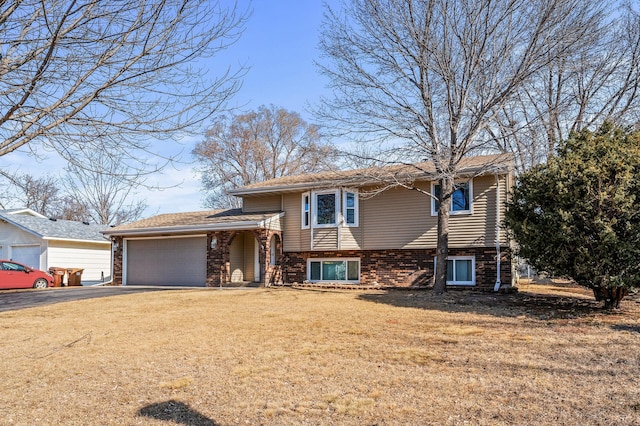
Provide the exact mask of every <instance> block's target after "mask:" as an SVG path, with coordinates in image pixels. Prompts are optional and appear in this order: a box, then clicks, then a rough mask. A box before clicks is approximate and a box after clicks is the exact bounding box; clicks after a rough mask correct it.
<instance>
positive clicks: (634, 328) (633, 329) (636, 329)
mask: <svg viewBox="0 0 640 426" xmlns="http://www.w3.org/2000/svg"><path fill="white" fill-rule="evenodd" d="M611 328H613V329H614V330H618V331H628V332H630V333H640V325H630V324H614V325H612V326H611Z"/></svg>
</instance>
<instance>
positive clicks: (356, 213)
mask: <svg viewBox="0 0 640 426" xmlns="http://www.w3.org/2000/svg"><path fill="white" fill-rule="evenodd" d="M347 194H353V207H347ZM359 198H360V197H359V196H358V190H357V189H344V190H343V191H342V218H343V219H342V223H343V224H344V226H353V227H357V226H358V222H359V219H358V218H359V216H360V203H359V201H358V200H359ZM348 209H353V219H354V222H353V223H348V222H347V217H348V216H347V210H348Z"/></svg>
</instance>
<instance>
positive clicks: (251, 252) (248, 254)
mask: <svg viewBox="0 0 640 426" xmlns="http://www.w3.org/2000/svg"><path fill="white" fill-rule="evenodd" d="M255 242H256V237H254V236H253V234H252V233H250V232H245V233H244V280H245V281H253V279H254V278H255V275H254V270H255V249H256V246H255Z"/></svg>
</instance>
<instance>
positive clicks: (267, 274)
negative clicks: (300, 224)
mask: <svg viewBox="0 0 640 426" xmlns="http://www.w3.org/2000/svg"><path fill="white" fill-rule="evenodd" d="M283 216H284V213H282V212H280V211H272V212H243V211H242V210H241V209H230V210H208V211H199V212H184V213H165V214H161V215H158V216H153V217H150V218H147V219H142V220H139V221H137V222H133V223H127V224H124V225H120V226H116V227H112V228H109V229H107V230H105V231H104V232H103V233H104V234H105V235H107V236H109V237H110V238H111V241H112V248H113V275H114V279H113V282H114V284H115V285H150V286H156V285H165V286H190V287H193V286H198V287H199V286H202V287H206V286H210V287H223V286H225V285H230V286H234V287H237V286H242V285H255V284H253V283H266V282H268V280H271V279H272V278H273V277H275V276H277V272H278V270H277V268H276V267H275V265H274V264H271V263H269V259H270V258H269V256H268V253H269V250H270V247H269V242H270V241H271V240H270V237H271V236H272V235H273V234H277V235H278V236H279V237H280V238H281V233H282V222H281V219H282V217H283ZM274 263H275V262H274Z"/></svg>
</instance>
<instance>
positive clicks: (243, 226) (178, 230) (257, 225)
mask: <svg viewBox="0 0 640 426" xmlns="http://www.w3.org/2000/svg"><path fill="white" fill-rule="evenodd" d="M265 221H266V220H262V221H259V222H257V221H245V222H231V223H219V224H210V225H184V226H157V227H153V228H134V229H122V230H115V229H114V230H105V231H102V233H103V234H104V235H107V236H129V235H132V236H133V235H152V234H159V233H165V234H166V233H170V234H187V233H194V232H206V231H229V230H240V231H245V230H250V229H261V228H264V227H265V226H264V223H265Z"/></svg>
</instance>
